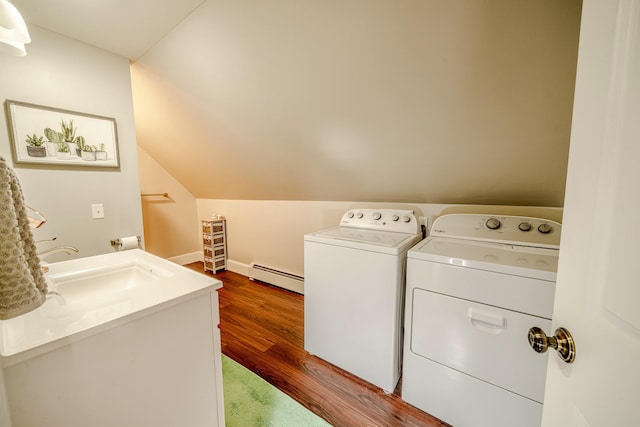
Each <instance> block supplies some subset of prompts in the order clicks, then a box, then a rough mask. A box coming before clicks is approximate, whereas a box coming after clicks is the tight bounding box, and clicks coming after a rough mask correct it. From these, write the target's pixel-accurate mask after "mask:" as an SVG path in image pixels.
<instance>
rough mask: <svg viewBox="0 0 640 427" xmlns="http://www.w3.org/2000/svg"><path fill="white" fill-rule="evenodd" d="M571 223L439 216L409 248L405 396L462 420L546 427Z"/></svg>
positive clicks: (476, 425) (450, 419) (459, 426)
mask: <svg viewBox="0 0 640 427" xmlns="http://www.w3.org/2000/svg"><path fill="white" fill-rule="evenodd" d="M560 231H561V225H560V224H559V223H557V222H554V221H550V220H543V219H537V218H524V217H513V216H491V215H474V214H458V215H444V216H441V217H439V218H438V219H436V220H435V221H434V223H433V226H432V229H431V236H430V237H428V238H427V239H425V240H424V241H423V242H421V243H420V244H418V245H416V246H415V247H414V248H412V249H411V250H410V251H409V253H408V255H407V288H406V314H405V347H404V356H403V360H404V366H403V379H402V398H403V399H404V400H405V401H407V402H408V403H410V404H412V405H414V406H416V407H418V408H420V409H422V410H424V411H425V412H428V413H429V414H431V415H434V416H436V417H438V418H440V419H441V420H443V421H445V422H447V423H450V424H452V425H455V426H456V427H465V426H473V427H481V426H487V427H500V426H504V427H512V426H519V427H528V426H530V427H534V426H535V427H538V426H539V425H540V422H541V418H542V403H543V395H544V385H545V378H546V369H547V355H546V354H544V355H542V354H538V353H535V352H534V351H533V350H532V349H531V348H530V346H529V341H528V331H529V328H531V327H533V326H537V327H540V328H542V329H544V330H549V329H551V315H552V311H553V300H554V295H555V280H556V270H557V265H558V249H559V245H560Z"/></svg>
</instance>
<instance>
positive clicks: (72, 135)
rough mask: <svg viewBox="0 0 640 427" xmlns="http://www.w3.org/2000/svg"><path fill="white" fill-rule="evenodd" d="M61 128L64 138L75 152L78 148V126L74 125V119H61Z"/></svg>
mask: <svg viewBox="0 0 640 427" xmlns="http://www.w3.org/2000/svg"><path fill="white" fill-rule="evenodd" d="M60 130H61V131H62V140H63V141H64V142H66V143H67V146H68V147H69V150H70V151H71V152H74V151H75V150H76V128H75V126H73V120H69V123H67V122H65V121H64V120H61V121H60Z"/></svg>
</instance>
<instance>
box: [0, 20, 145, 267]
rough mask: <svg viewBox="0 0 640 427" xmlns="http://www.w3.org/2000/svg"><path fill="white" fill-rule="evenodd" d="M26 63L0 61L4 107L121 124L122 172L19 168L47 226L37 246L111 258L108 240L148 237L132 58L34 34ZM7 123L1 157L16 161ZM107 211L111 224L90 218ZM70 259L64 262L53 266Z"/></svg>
mask: <svg viewBox="0 0 640 427" xmlns="http://www.w3.org/2000/svg"><path fill="white" fill-rule="evenodd" d="M29 30H30V33H31V37H32V39H33V41H32V43H31V44H29V45H27V51H28V55H27V56H26V57H22V58H18V57H10V56H1V57H0V94H1V95H0V98H1V99H0V100H1V101H2V102H4V101H5V99H10V100H15V101H21V102H29V103H33V104H39V105H45V106H49V107H57V108H62V109H67V110H72V111H77V112H83V113H91V114H95V115H100V116H106V117H113V118H115V119H116V124H117V132H118V140H119V149H120V165H121V166H120V169H119V170H115V169H114V170H97V169H76V170H71V169H55V168H48V167H46V166H42V165H37V166H35V167H26V166H22V165H15V164H14V169H15V171H16V173H17V175H18V177H19V179H20V182H21V185H22V189H23V192H24V195H25V199H26V202H27V203H28V204H29V205H30V206H32V207H34V208H35V209H37V210H38V211H40V212H42V213H43V214H45V216H46V217H47V218H48V222H47V223H46V224H45V225H44V226H43V227H41V228H40V229H38V230H35V231H34V236H35V238H36V240H41V239H50V238H53V237H56V238H57V240H56V241H55V242H45V243H41V244H39V245H38V247H39V248H40V249H41V250H44V249H46V248H48V247H52V246H55V245H73V246H76V247H78V248H79V249H80V253H79V254H77V255H76V256H77V257H86V256H90V255H96V254H100V253H107V252H110V251H112V250H113V249H112V247H111V246H110V239H112V238H115V237H119V236H127V235H142V233H143V228H142V215H141V205H140V196H139V194H140V186H139V179H138V161H137V151H136V138H135V127H134V119H133V103H132V94H131V78H130V72H129V61H128V59H126V58H123V57H120V56H117V55H114V54H111V53H108V52H105V51H103V50H100V49H97V48H94V47H91V46H89V45H87V44H84V43H80V42H77V41H75V40H72V39H69V38H66V37H64V36H60V35H58V34H55V33H52V32H50V31H47V30H44V29H42V28H39V27H36V26H29ZM9 141H10V139H9V134H8V131H7V125H6V121H4V120H0V154H2V155H3V156H4V157H5V158H7V159H8V160H9V159H12V155H11V150H10V145H9V144H10V142H9ZM94 203H102V204H104V213H105V218H104V219H100V220H94V219H92V218H91V204H94ZM68 258H70V257H69V256H68V255H65V254H58V255H54V256H51V257H50V258H47V261H57V260H63V259H68Z"/></svg>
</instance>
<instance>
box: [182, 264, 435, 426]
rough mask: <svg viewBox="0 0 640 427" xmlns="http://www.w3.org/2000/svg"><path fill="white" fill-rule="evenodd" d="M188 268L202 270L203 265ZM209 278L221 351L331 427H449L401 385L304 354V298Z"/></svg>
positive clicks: (236, 278) (229, 275)
mask: <svg viewBox="0 0 640 427" xmlns="http://www.w3.org/2000/svg"><path fill="white" fill-rule="evenodd" d="M187 267H189V268H192V269H194V270H196V271H200V272H202V263H193V264H189V265H187ZM203 274H204V273H203ZM207 274H211V273H207ZM213 276H214V277H216V278H218V279H219V280H221V281H222V282H223V283H224V287H223V288H222V289H221V290H220V291H219V296H220V331H221V337H222V352H223V353H224V354H225V355H227V356H228V357H230V358H232V359H233V360H235V361H236V362H238V363H240V364H242V365H243V366H245V367H246V368H248V369H250V370H251V371H253V372H255V373H256V374H258V375H260V376H261V377H262V378H264V379H265V380H267V381H268V382H269V383H271V384H273V385H274V386H276V387H277V388H279V389H280V390H282V391H284V392H285V393H287V394H288V395H289V396H291V397H292V398H294V399H295V400H297V401H298V402H300V403H301V404H302V405H304V406H305V407H307V408H308V409H309V410H311V411H313V412H314V413H316V414H317V415H319V416H321V417H322V418H324V419H325V420H326V421H327V422H329V423H330V424H331V425H333V426H335V427H355V426H428V427H432V426H447V424H446V423H444V422H441V421H440V420H438V419H436V418H434V417H432V416H430V415H428V414H426V413H424V412H422V411H420V410H418V409H416V408H414V407H413V406H411V405H409V404H407V403H405V402H404V401H403V400H402V399H401V398H400V387H399V386H398V387H397V388H396V390H395V392H394V393H393V394H390V395H389V394H386V393H384V392H383V391H382V390H381V389H380V388H377V387H375V386H373V385H371V384H369V383H367V382H366V381H364V380H361V379H360V378H358V377H356V376H354V375H351V374H350V373H348V372H346V371H343V370H341V369H340V368H337V367H335V366H333V365H331V364H330V363H327V362H325V361H324V360H322V359H319V358H317V357H315V356H311V355H309V354H308V353H307V352H306V351H305V350H304V326H303V321H304V315H303V310H304V297H303V296H302V295H299V294H296V293H294V292H289V291H287V290H284V289H281V288H278V287H275V286H271V285H267V284H264V283H261V282H257V281H256V282H254V281H251V280H249V279H248V278H247V277H245V276H242V275H240V274H236V273H233V272H229V271H223V272H219V273H218V274H215V275H213ZM247 427H251V426H247Z"/></svg>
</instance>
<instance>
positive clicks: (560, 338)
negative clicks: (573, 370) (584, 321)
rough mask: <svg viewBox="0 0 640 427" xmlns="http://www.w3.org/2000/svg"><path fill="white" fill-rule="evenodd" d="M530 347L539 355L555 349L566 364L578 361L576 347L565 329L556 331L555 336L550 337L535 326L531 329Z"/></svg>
mask: <svg viewBox="0 0 640 427" xmlns="http://www.w3.org/2000/svg"><path fill="white" fill-rule="evenodd" d="M529 345H530V346H531V348H532V349H533V350H534V351H536V352H538V353H544V352H546V351H547V349H548V348H549V347H551V348H554V349H556V350H557V351H558V355H559V356H560V358H561V359H562V360H563V361H565V362H566V363H573V361H574V360H576V345H575V343H574V341H573V337H572V336H571V334H570V333H569V331H568V330H566V329H565V328H558V329H556V333H555V335H554V336H552V337H548V336H547V334H545V333H544V331H543V330H542V329H540V328H538V327H535V326H534V327H533V328H531V329H529Z"/></svg>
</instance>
